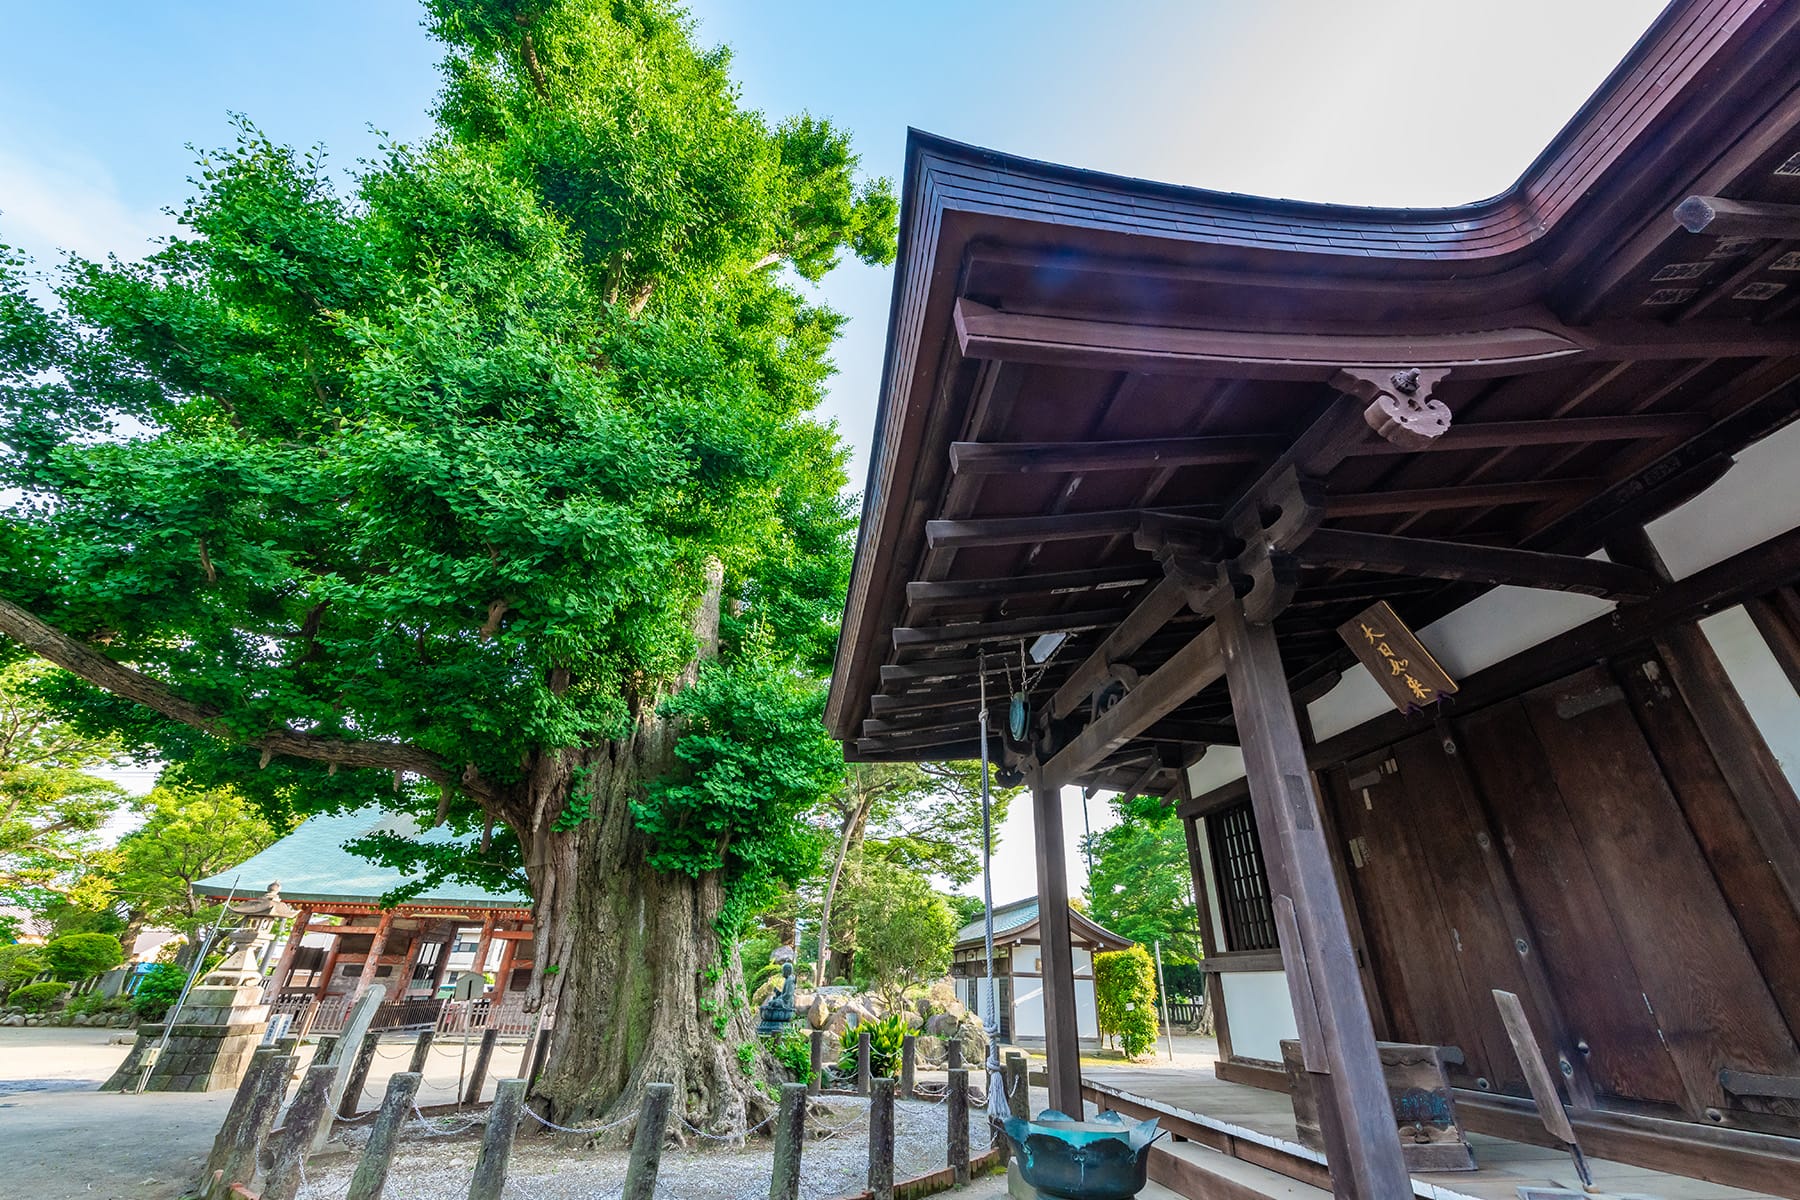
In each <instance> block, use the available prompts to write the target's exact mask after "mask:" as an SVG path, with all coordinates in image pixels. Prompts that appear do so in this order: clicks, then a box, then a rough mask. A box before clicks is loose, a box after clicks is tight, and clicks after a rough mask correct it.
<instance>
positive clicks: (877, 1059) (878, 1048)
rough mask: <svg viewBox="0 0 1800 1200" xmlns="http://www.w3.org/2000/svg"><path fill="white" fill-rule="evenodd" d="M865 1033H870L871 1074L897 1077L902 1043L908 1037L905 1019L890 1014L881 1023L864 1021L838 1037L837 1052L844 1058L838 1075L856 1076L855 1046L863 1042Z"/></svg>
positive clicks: (840, 1062) (839, 1065)
mask: <svg viewBox="0 0 1800 1200" xmlns="http://www.w3.org/2000/svg"><path fill="white" fill-rule="evenodd" d="M864 1030H867V1031H868V1034H869V1074H870V1075H871V1076H890V1075H898V1074H899V1073H900V1043H901V1042H902V1041H904V1040H905V1038H906V1018H905V1017H903V1016H901V1015H900V1014H899V1013H889V1014H888V1015H887V1016H885V1017H883V1018H881V1019H880V1020H879V1021H864V1022H863V1023H862V1024H860V1025H858V1026H856V1027H855V1028H854V1029H846V1030H844V1032H843V1033H841V1034H839V1035H838V1049H839V1050H841V1051H842V1052H843V1057H842V1058H840V1059H839V1060H838V1067H837V1069H838V1071H839V1073H840V1074H847V1075H853V1074H855V1073H856V1047H857V1043H858V1042H860V1041H861V1040H862V1035H863V1031H864Z"/></svg>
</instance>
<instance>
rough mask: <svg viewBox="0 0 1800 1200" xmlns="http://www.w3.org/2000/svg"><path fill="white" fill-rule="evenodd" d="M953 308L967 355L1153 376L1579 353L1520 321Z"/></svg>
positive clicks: (1483, 365)
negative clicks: (1283, 323) (1210, 318)
mask: <svg viewBox="0 0 1800 1200" xmlns="http://www.w3.org/2000/svg"><path fill="white" fill-rule="evenodd" d="M954 315H955V321H956V336H957V340H958V342H959V344H960V345H961V348H962V352H963V354H964V355H965V356H967V357H969V358H976V359H993V360H998V361H1004V362H1029V363H1047V364H1050V365H1053V366H1077V367H1092V368H1096V369H1100V370H1111V371H1129V372H1137V373H1147V374H1162V375H1167V374H1182V375H1212V376H1229V377H1231V378H1241V379H1252V378H1254V379H1295V380H1316V381H1318V382H1320V383H1324V382H1326V381H1327V380H1329V379H1330V378H1331V377H1332V376H1333V375H1335V374H1336V373H1337V372H1338V371H1339V370H1341V369H1342V368H1343V367H1345V366H1347V365H1354V364H1362V363H1367V364H1376V365H1380V364H1391V365H1395V366H1398V365H1402V364H1404V365H1406V366H1417V367H1449V366H1454V367H1456V368H1457V375H1458V377H1459V378H1461V377H1464V376H1468V377H1471V378H1472V377H1474V376H1476V375H1478V374H1479V375H1489V376H1492V375H1516V374H1520V373H1522V372H1524V371H1529V370H1542V369H1545V368H1548V367H1553V366H1555V365H1557V363H1559V362H1560V361H1561V360H1563V359H1567V358H1570V357H1572V356H1576V355H1580V354H1582V353H1583V352H1584V351H1583V347H1582V346H1581V345H1580V344H1579V343H1578V342H1576V341H1575V340H1574V339H1573V338H1572V337H1567V336H1564V334H1563V333H1561V332H1554V331H1551V330H1548V329H1540V328H1531V327H1523V326H1521V327H1514V328H1508V329H1483V330H1474V331H1469V332H1455V333H1436V334H1420V335H1416V336H1399V335H1388V334H1356V333H1318V332H1306V333H1270V332H1260V331H1249V330H1241V329H1181V328H1176V327H1173V326H1165V325H1142V324H1127V323H1120V322H1114V321H1094V320H1088V319H1086V318H1080V317H1058V316H1034V315H1032V314H1029V313H1013V312H1000V311H998V310H996V309H993V308H989V307H988V306H987V305H985V304H981V303H978V302H976V301H974V300H970V299H969V298H967V297H966V296H965V297H961V298H959V299H958V300H957V301H956V309H955V314H954Z"/></svg>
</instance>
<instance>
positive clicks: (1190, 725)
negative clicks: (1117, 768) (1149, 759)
mask: <svg viewBox="0 0 1800 1200" xmlns="http://www.w3.org/2000/svg"><path fill="white" fill-rule="evenodd" d="M1138 736H1139V737H1140V738H1142V739H1144V740H1145V741H1147V742H1175V743H1177V744H1179V745H1183V746H1235V745H1237V744H1238V732H1237V727H1236V726H1234V725H1227V724H1225V723H1224V722H1222V721H1184V720H1182V719H1181V718H1179V717H1170V718H1167V719H1165V720H1161V721H1158V722H1157V723H1156V724H1154V725H1152V726H1150V727H1149V728H1148V729H1146V730H1144V731H1143V732H1142V733H1140V734H1138Z"/></svg>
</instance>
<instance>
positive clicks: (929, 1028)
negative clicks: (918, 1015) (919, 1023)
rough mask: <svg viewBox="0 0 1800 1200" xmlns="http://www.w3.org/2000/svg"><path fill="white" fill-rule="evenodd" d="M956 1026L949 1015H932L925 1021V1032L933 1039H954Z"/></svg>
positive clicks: (953, 1018)
mask: <svg viewBox="0 0 1800 1200" xmlns="http://www.w3.org/2000/svg"><path fill="white" fill-rule="evenodd" d="M957 1024H958V1022H957V1020H956V1017H955V1016H953V1015H951V1014H950V1013H933V1014H932V1015H931V1016H930V1017H929V1018H927V1020H926V1021H925V1032H926V1033H928V1034H930V1035H931V1036H932V1037H935V1038H946V1037H955V1036H956V1029H957Z"/></svg>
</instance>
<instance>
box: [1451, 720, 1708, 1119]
mask: <svg viewBox="0 0 1800 1200" xmlns="http://www.w3.org/2000/svg"><path fill="white" fill-rule="evenodd" d="M1621 698H1622V697H1621ZM1459 724H1460V732H1461V734H1462V737H1463V743H1464V746H1465V748H1466V749H1467V751H1468V754H1469V759H1470V763H1471V770H1470V774H1471V775H1472V776H1473V778H1474V779H1475V781H1476V782H1477V784H1478V786H1479V788H1480V790H1481V793H1482V799H1483V801H1484V802H1485V804H1486V807H1487V812H1488V819H1489V820H1490V821H1491V822H1492V823H1493V826H1494V829H1495V830H1496V831H1497V832H1498V834H1499V836H1500V844H1501V847H1502V849H1504V850H1505V852H1506V855H1507V857H1508V859H1509V861H1510V862H1511V864H1512V869H1513V876H1514V878H1516V879H1517V880H1518V882H1519V893H1520V902H1521V903H1522V905H1523V906H1524V909H1525V913H1526V916H1527V918H1528V919H1529V921H1530V922H1531V926H1532V928H1533V929H1534V930H1535V931H1536V934H1537V937H1536V942H1535V944H1534V945H1531V946H1529V947H1528V949H1527V953H1537V954H1541V955H1542V956H1543V963H1544V968H1545V971H1546V973H1547V974H1548V975H1549V977H1550V979H1551V980H1552V982H1553V984H1554V986H1555V988H1556V991H1557V999H1558V1000H1559V1001H1560V1003H1561V1006H1562V1010H1563V1013H1564V1016H1565V1018H1566V1020H1567V1023H1568V1027H1569V1032H1570V1035H1571V1036H1572V1037H1574V1038H1576V1039H1577V1040H1578V1041H1580V1042H1583V1043H1585V1044H1586V1046H1587V1047H1588V1052H1587V1055H1586V1057H1587V1069H1588V1073H1589V1075H1590V1077H1591V1078H1592V1080H1593V1084H1594V1087H1595V1089H1596V1090H1597V1091H1600V1092H1603V1093H1606V1094H1610V1095H1614V1096H1620V1097H1626V1098H1630V1099H1636V1100H1647V1101H1653V1102H1659V1103H1669V1104H1682V1103H1683V1102H1684V1101H1685V1099H1686V1090H1685V1089H1684V1087H1683V1084H1682V1079H1681V1076H1680V1075H1679V1074H1678V1073H1677V1072H1676V1070H1675V1065H1674V1063H1673V1062H1672V1061H1671V1060H1670V1058H1669V1053H1668V1051H1667V1049H1666V1048H1665V1047H1664V1046H1663V1044H1662V1039H1661V1036H1660V1035H1659V1033H1658V1031H1657V1027H1656V1023H1655V1021H1654V1020H1652V1019H1651V1017H1650V1014H1649V1013H1648V1012H1647V1011H1646V1009H1645V1007H1644V1004H1643V1001H1642V999H1641V997H1642V995H1643V992H1644V987H1643V985H1642V983H1641V982H1640V981H1639V979H1638V974H1637V970H1636V968H1635V967H1634V966H1633V964H1632V961H1631V958H1630V956H1629V955H1628V954H1627V953H1626V951H1625V947H1624V942H1623V938H1622V935H1621V933H1620V931H1619V929H1618V927H1617V925H1616V924H1615V922H1614V918H1613V913H1612V909H1611V905H1610V903H1609V901H1608V896H1607V893H1606V892H1605V891H1604V890H1603V889H1602V888H1601V886H1600V883H1599V882H1598V880H1597V879H1596V878H1595V875H1594V872H1593V870H1592V868H1591V867H1590V866H1589V864H1588V860H1587V856H1586V855H1585V854H1584V853H1583V851H1582V846H1581V842H1580V839H1579V838H1578V836H1577V834H1576V830H1575V826H1574V825H1573V823H1572V822H1571V820H1570V817H1569V814H1568V811H1567V810H1566V808H1565V807H1564V803H1563V797H1562V794H1561V793H1560V791H1559V790H1558V787H1557V780H1556V777H1555V775H1554V774H1553V772H1552V770H1551V766H1550V763H1549V761H1548V760H1547V758H1546V756H1545V752H1544V749H1543V747H1541V746H1540V745H1539V743H1538V739H1537V736H1536V734H1535V733H1534V731H1533V727H1532V721H1531V719H1530V717H1529V716H1528V715H1527V714H1526V711H1525V707H1524V705H1523V704H1522V703H1521V702H1519V701H1516V700H1515V701H1509V702H1507V703H1505V704H1499V705H1495V706H1493V707H1492V708H1488V709H1485V710H1483V711H1482V712H1479V713H1476V714H1475V715H1473V716H1471V717H1468V718H1466V719H1465V720H1463V721H1462V722H1460V723H1459Z"/></svg>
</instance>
